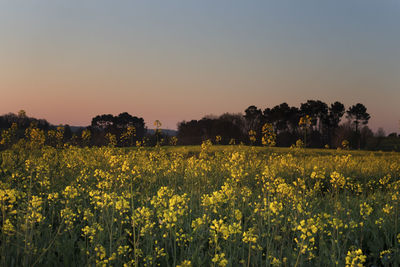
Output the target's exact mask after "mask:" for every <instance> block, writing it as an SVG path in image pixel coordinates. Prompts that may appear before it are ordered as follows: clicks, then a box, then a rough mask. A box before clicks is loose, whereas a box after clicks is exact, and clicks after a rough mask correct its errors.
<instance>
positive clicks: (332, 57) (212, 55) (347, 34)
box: [0, 0, 400, 133]
mask: <svg viewBox="0 0 400 267" xmlns="http://www.w3.org/2000/svg"><path fill="white" fill-rule="evenodd" d="M0 40H1V41H0V93H1V98H0V114H4V113H8V112H14V113H16V112H18V110H20V109H24V110H26V112H27V114H28V115H29V116H33V117H38V118H45V119H47V120H48V121H49V122H51V123H54V124H70V125H88V124H90V121H91V118H92V117H93V116H95V115H98V114H103V113H111V114H114V115H117V114H119V113H121V112H125V111H127V112H129V113H130V114H132V115H136V116H140V117H143V118H144V119H145V121H146V125H147V126H148V127H149V128H153V125H152V122H153V121H154V120H156V119H158V120H160V121H161V122H162V123H163V128H170V129H174V128H176V124H177V122H179V121H182V120H190V119H200V118H201V117H203V116H204V115H207V114H214V115H220V114H222V113H224V112H235V113H236V112H243V111H244V110H245V109H246V108H247V107H248V106H249V105H256V106H257V107H259V108H262V109H264V108H266V107H272V106H274V105H277V104H280V103H282V102H287V103H288V104H289V105H294V106H299V105H300V103H302V102H305V101H307V99H319V100H322V101H325V102H326V103H328V104H330V103H332V102H334V101H336V100H338V101H341V102H342V103H344V104H345V106H346V108H347V107H349V105H353V104H356V103H358V102H360V103H363V104H364V105H365V106H366V107H367V109H368V112H369V113H370V114H371V117H372V118H371V120H370V124H369V125H370V127H371V128H372V129H374V130H376V129H377V128H378V127H383V128H384V129H385V131H386V133H390V132H393V131H397V132H399V120H400V1H399V0H334V1H324V0H302V1H299V0H292V1H286V0H274V1H266V0H258V1H250V0H246V1H242V0H241V1H238V0H237V1H236V0H218V1H216V0H201V1H200V0H199V1H192V0H180V1H175V0H174V1H172V0H168V1H165V0H160V1H153V0H148V1H147V0H146V1H128V0H126V1H125V0H124V1H122V0H121V1H110V0H108V1H103V0H81V1H67V0H65V1H59V0H47V1H44V0H43V1H39V0H38V1H34V0H32V1H13V0H9V1H3V0H0Z"/></svg>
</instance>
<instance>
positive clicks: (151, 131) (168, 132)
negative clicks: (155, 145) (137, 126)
mask: <svg viewBox="0 0 400 267" xmlns="http://www.w3.org/2000/svg"><path fill="white" fill-rule="evenodd" d="M160 130H161V133H163V134H166V135H168V136H177V135H178V131H177V130H169V129H160ZM155 132H156V129H147V133H148V134H150V135H151V134H154V133H155Z"/></svg>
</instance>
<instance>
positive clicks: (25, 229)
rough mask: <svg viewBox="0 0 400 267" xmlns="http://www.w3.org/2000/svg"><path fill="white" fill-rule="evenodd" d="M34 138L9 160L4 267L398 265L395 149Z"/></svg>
mask: <svg viewBox="0 0 400 267" xmlns="http://www.w3.org/2000/svg"><path fill="white" fill-rule="evenodd" d="M59 131H60V132H61V131H62V129H59ZM133 132H134V131H133V130H132V132H131V133H132V134H133ZM27 134H28V136H29V138H30V140H31V141H30V142H31V143H32V150H29V151H27V150H24V149H18V147H17V146H15V147H13V148H12V149H9V150H5V151H2V152H0V177H1V180H0V212H1V214H0V216H1V217H0V227H1V232H0V234H1V237H0V238H1V240H2V242H1V244H2V248H1V249H0V253H2V254H1V256H0V259H1V261H2V264H3V265H12V264H14V265H41V264H42V265H101V266H114V265H117V266H136V265H138V266H155V265H160V266H165V265H170V266H192V265H193V266H205V265H214V266H236V265H246V264H247V265H270V266H295V265H297V266H321V265H333V264H337V265H341V266H344V265H346V266H364V265H371V264H375V265H386V266H397V265H399V264H400V256H399V255H400V223H399V219H400V217H399V214H400V208H399V207H400V197H399V195H400V180H399V179H400V155H399V154H397V153H381V152H377V153H368V152H359V151H355V152H349V151H343V150H342V151H326V150H320V151H315V150H312V151H299V150H293V149H281V148H269V149H268V150H266V149H265V148H261V147H258V148H256V147H245V146H242V145H238V146H231V147H228V148H224V147H221V146H216V147H215V146H213V145H212V144H211V142H210V141H208V142H204V143H203V145H202V146H201V147H193V148H189V147H169V148H162V147H161V148H160V147H158V148H156V149H146V148H143V147H138V148H132V149H130V150H126V149H120V148H117V147H113V146H110V147H101V148H95V147H94V148H77V147H67V148H64V149H60V148H59V147H58V148H52V147H47V146H42V145H40V142H41V141H40V140H41V138H40V136H41V134H40V132H35V131H33V130H32V129H30V130H28V131H27ZM55 138H56V139H57V135H56V132H55ZM4 140H5V139H4ZM38 144H39V145H38ZM39 146H40V147H41V148H40V149H36V150H35V149H34V148H35V147H39ZM300 152H301V153H300ZM346 251H347V254H346V253H344V252H346ZM363 251H364V252H363Z"/></svg>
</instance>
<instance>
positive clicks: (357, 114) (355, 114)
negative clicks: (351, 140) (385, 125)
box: [346, 103, 371, 133]
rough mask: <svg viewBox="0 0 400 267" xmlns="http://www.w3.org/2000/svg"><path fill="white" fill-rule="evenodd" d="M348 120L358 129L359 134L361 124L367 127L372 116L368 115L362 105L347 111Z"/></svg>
mask: <svg viewBox="0 0 400 267" xmlns="http://www.w3.org/2000/svg"><path fill="white" fill-rule="evenodd" d="M346 113H347V118H348V119H349V120H350V122H351V123H353V124H354V125H355V127H356V133H358V132H359V125H360V123H361V124H363V125H367V124H368V121H369V119H370V118H371V116H370V115H369V114H368V113H367V108H366V107H365V106H364V105H363V104H360V103H357V104H356V105H353V106H351V107H350V108H349V109H348V110H347V112H346Z"/></svg>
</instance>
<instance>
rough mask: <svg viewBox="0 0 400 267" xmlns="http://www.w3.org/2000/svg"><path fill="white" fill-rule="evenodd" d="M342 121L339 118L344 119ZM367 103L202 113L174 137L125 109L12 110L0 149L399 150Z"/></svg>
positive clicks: (4, 121) (4, 120)
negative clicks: (64, 116)
mask: <svg viewBox="0 0 400 267" xmlns="http://www.w3.org/2000/svg"><path fill="white" fill-rule="evenodd" d="M345 118H346V119H347V120H344V119H345ZM369 119H370V115H369V113H368V112H367V108H366V107H365V106H364V105H363V104H361V103H357V104H355V105H352V106H350V107H348V108H347V109H345V106H344V105H343V104H342V103H340V102H338V101H336V102H334V103H331V104H330V105H328V104H326V103H324V102H322V101H320V100H308V101H307V102H305V103H302V104H300V106H299V107H294V106H289V105H288V104H287V103H282V104H279V105H276V106H274V107H272V108H265V109H263V110H262V109H260V108H258V107H256V106H254V105H251V106H249V107H248V108H247V109H245V110H244V113H235V114H233V113H224V114H222V115H220V116H214V115H208V116H205V117H203V118H202V119H200V120H190V121H182V122H180V123H178V131H177V136H172V135H168V134H167V133H166V132H163V130H162V129H161V122H160V121H158V120H157V121H156V122H155V124H154V126H155V128H156V129H155V130H152V131H148V130H147V127H146V125H145V122H144V119H143V118H141V117H137V116H132V115H130V114H129V113H127V112H123V113H120V114H119V115H117V116H114V115H112V114H102V115H97V116H95V117H93V118H92V120H91V124H90V125H89V126H87V127H70V126H69V125H62V126H54V125H51V124H50V123H48V122H47V121H46V120H43V119H36V118H32V117H28V116H27V115H26V112H25V111H23V110H21V111H20V112H18V114H13V113H8V114H5V115H3V116H0V134H1V135H0V148H2V149H4V148H8V147H10V146H12V145H13V144H15V143H18V142H22V141H21V140H30V141H31V143H35V144H37V145H50V146H54V147H63V146H64V145H65V144H67V145H76V146H104V145H108V146H119V147H129V146H154V145H176V144H179V145H198V144H201V143H202V142H203V141H206V140H212V141H213V142H214V143H217V144H221V145H228V144H231V145H233V144H246V145H276V146H280V147H289V146H292V145H293V144H296V143H297V144H298V142H299V141H301V142H302V143H303V146H306V147H313V148H322V147H329V148H339V147H349V148H361V149H370V150H377V149H383V150H400V143H399V141H398V140H399V138H398V136H397V134H396V133H393V134H390V135H389V136H388V137H386V136H385V134H384V132H383V131H382V130H380V131H378V133H377V134H375V135H374V133H373V132H372V131H371V130H370V129H369V128H368V126H367V125H368V122H369Z"/></svg>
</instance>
